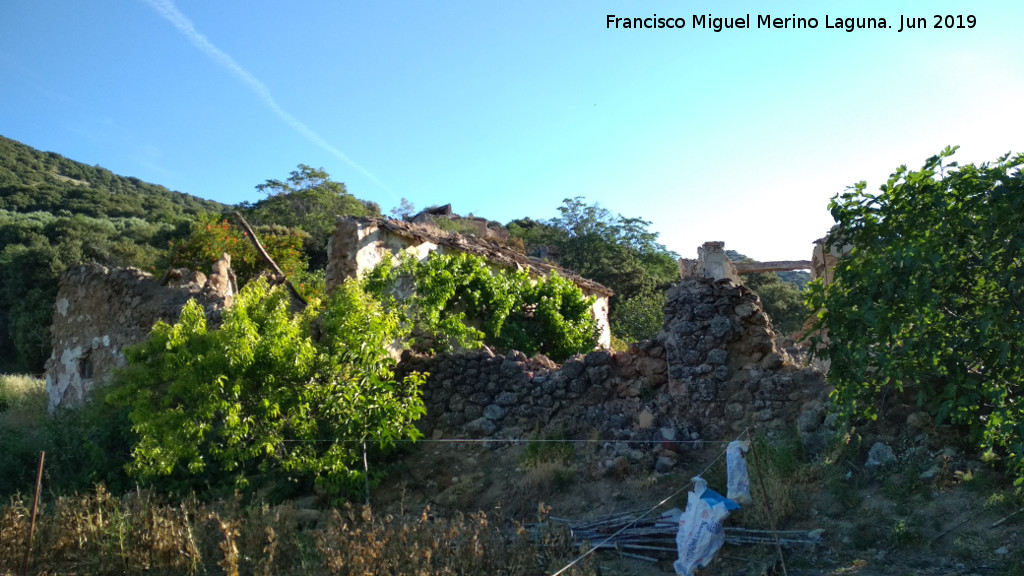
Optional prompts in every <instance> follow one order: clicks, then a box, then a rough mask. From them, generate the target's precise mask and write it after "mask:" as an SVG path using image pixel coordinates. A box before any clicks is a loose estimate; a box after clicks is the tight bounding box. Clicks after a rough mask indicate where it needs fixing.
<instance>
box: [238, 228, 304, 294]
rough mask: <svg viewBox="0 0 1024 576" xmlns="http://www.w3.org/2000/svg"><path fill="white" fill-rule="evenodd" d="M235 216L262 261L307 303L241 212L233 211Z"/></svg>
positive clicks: (292, 291)
mask: <svg viewBox="0 0 1024 576" xmlns="http://www.w3.org/2000/svg"><path fill="white" fill-rule="evenodd" d="M235 217H237V218H238V223H239V224H241V225H242V229H243V230H245V234H246V235H247V236H248V237H249V240H250V241H252V245H253V246H255V247H256V253H257V254H259V255H260V258H263V261H264V262H266V263H267V264H268V265H269V266H270V269H271V270H273V271H274V273H275V274H277V275H278V276H280V277H281V278H284V283H285V285H286V286H288V290H289V291H290V292H291V293H292V296H295V297H296V298H298V299H299V302H302V304H303V305H304V306H305V305H306V304H308V302H307V301H306V299H305V298H303V297H302V294H299V291H298V290H296V289H295V286H294V285H293V284H292V281H291V280H289V279H288V276H286V275H285V273H284V272H282V271H281V268H279V267H278V265H277V263H276V262H274V259H273V258H271V257H270V254H268V253H267V250H266V249H265V248H264V247H263V244H261V243H260V239H259V238H257V237H256V232H254V231H253V229H252V227H251V226H249V223H248V222H246V221H245V218H243V217H242V214H241V213H239V212H238V211H235Z"/></svg>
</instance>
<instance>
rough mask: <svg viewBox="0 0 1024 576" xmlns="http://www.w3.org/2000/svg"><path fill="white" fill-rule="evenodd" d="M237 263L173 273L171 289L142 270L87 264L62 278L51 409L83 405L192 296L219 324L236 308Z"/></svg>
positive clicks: (50, 369) (49, 370)
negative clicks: (127, 351)
mask: <svg viewBox="0 0 1024 576" xmlns="http://www.w3.org/2000/svg"><path fill="white" fill-rule="evenodd" d="M229 262H230V260H221V261H220V262H218V263H217V264H215V265H214V269H213V272H212V273H211V274H210V276H209V277H207V276H206V275H205V274H203V273H202V272H192V271H189V270H177V271H172V274H170V275H169V277H168V279H167V285H161V283H160V282H159V281H157V280H156V279H155V278H153V277H152V276H151V275H149V274H147V273H145V272H143V271H141V270H138V269H135V268H127V269H116V268H115V269H108V268H106V267H105V266H100V265H99V264H81V265H79V266H76V267H74V268H71V269H70V270H68V271H67V272H65V273H64V275H63V276H62V277H61V280H60V288H59V289H58V292H57V301H56V305H55V310H54V314H53V326H52V328H51V342H52V346H53V352H52V353H51V354H50V358H49V359H48V360H47V361H46V392H47V395H48V396H49V399H48V405H49V408H50V410H51V411H52V410H54V409H56V408H57V407H58V406H75V405H77V404H80V403H81V402H83V401H84V400H85V399H86V397H87V395H88V394H89V392H90V391H91V390H92V388H93V386H94V385H95V384H97V383H100V382H102V381H103V380H104V379H106V378H107V377H109V375H110V373H111V371H112V370H113V369H114V368H116V367H118V366H121V365H123V364H124V361H125V360H124V348H125V347H126V346H129V345H132V344H137V343H139V342H141V341H143V340H144V339H145V338H146V337H147V336H148V335H149V332H150V330H151V329H152V327H153V325H154V324H156V322H157V321H160V320H162V321H164V322H170V323H173V322H176V321H177V320H178V315H179V313H180V312H181V309H182V307H184V306H185V303H186V302H188V301H189V299H190V298H195V299H196V300H197V301H198V302H199V303H200V304H202V305H203V307H204V309H205V310H206V312H207V315H208V316H210V317H213V318H216V316H217V315H218V314H219V312H220V311H221V310H222V309H223V308H225V307H227V306H230V305H231V300H232V296H233V293H234V287H233V286H232V283H231V282H230V280H229V277H230V275H229Z"/></svg>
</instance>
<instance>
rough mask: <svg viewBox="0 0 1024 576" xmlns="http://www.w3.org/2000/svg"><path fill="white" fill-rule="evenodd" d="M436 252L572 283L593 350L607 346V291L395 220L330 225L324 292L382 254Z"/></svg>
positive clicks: (496, 246)
mask: <svg viewBox="0 0 1024 576" xmlns="http://www.w3.org/2000/svg"><path fill="white" fill-rule="evenodd" d="M435 251H436V252H440V253H442V254H443V253H453V252H454V253H459V252H463V253H468V254H473V255H476V256H481V257H483V258H485V259H486V260H488V261H489V262H491V263H493V265H494V266H497V267H502V268H511V269H518V270H526V271H527V272H529V273H530V275H531V276H534V277H542V276H547V275H549V274H551V272H557V273H558V274H559V275H560V276H562V277H564V278H568V279H569V280H571V281H572V282H573V283H575V284H576V285H577V286H578V287H579V288H580V290H581V291H582V292H583V295H584V296H588V297H589V296H593V297H594V307H593V314H594V318H595V319H596V320H597V325H598V328H599V329H600V335H599V338H598V346H600V347H602V348H608V347H609V346H611V337H612V333H611V327H610V325H609V323H608V302H609V299H610V298H611V297H612V295H613V293H612V291H611V289H610V288H607V287H605V286H603V285H601V284H598V283H597V282H594V281H593V280H588V279H586V278H583V277H582V276H580V275H578V274H576V273H574V272H571V271H569V270H565V269H562V268H559V267H557V266H555V265H553V264H551V263H550V262H547V261H545V260H542V259H540V258H533V257H530V256H526V255H525V254H522V253H520V252H517V251H515V250H513V249H512V248H509V247H508V246H506V245H503V244H500V243H498V242H494V241H491V240H487V239H484V238H482V237H474V236H463V235H460V234H452V233H448V232H444V231H443V230H440V229H438V228H436V227H431V226H421V225H417V224H411V223H408V222H403V221H400V220H385V219H374V218H357V217H349V216H342V217H339V218H338V220H337V223H336V224H335V229H334V236H333V237H332V238H331V240H330V243H329V245H328V258H327V289H328V290H330V289H331V288H333V287H334V286H337V285H338V284H340V283H341V282H344V280H345V279H346V278H357V277H359V275H360V274H362V273H364V272H366V271H368V270H371V269H372V268H373V267H374V266H376V265H377V264H379V263H380V262H381V260H382V259H383V258H384V255H385V254H388V253H390V254H392V255H397V254H399V253H400V252H406V253H410V254H412V255H414V256H415V257H416V258H417V259H420V260H422V259H424V258H426V257H427V256H428V255H429V254H430V253H431V252H435Z"/></svg>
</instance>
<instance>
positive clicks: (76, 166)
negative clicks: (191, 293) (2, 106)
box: [0, 137, 225, 373]
mask: <svg viewBox="0 0 1024 576" xmlns="http://www.w3.org/2000/svg"><path fill="white" fill-rule="evenodd" d="M224 208H225V207H224V206H223V205H221V204H218V203H216V202H210V201H206V200H200V199H198V198H195V197H193V196H188V195H186V194H181V193H179V192H172V191H170V190H167V189H166V188H163V187H161V186H155V185H152V184H147V183H145V182H142V181H140V180H138V179H137V178H125V177H122V176H117V175H115V174H113V173H111V172H110V171H109V170H104V169H103V168H100V167H98V166H97V167H93V166H87V165H84V164H80V163H78V162H74V161H71V160H68V159H67V158H64V157H62V156H60V155H59V154H55V153H53V152H40V151H38V150H35V149H32V148H30V147H28V146H25V145H23V144H20V143H18V142H15V141H13V140H9V139H7V138H3V137H0V370H5V371H11V370H17V371H27V372H33V373H39V372H41V371H42V369H43V362H44V361H45V360H46V358H47V357H49V355H50V323H51V317H52V314H53V301H54V299H55V298H56V294H57V280H58V279H59V278H60V275H61V273H63V272H64V270H65V269H67V267H68V266H72V265H74V264H76V263H78V262H80V261H90V260H91V261H95V262H99V263H100V264H104V265H107V266H137V267H139V268H143V269H145V270H150V271H152V269H153V266H154V265H155V264H156V263H157V260H158V259H159V257H160V254H161V253H163V251H164V250H165V249H166V247H167V243H168V241H170V240H172V239H174V238H178V237H181V236H182V235H184V233H185V232H187V227H188V222H189V221H190V220H191V219H193V218H195V217H196V216H197V215H198V214H199V213H200V212H205V211H214V212H217V211H221V210H223V209H224Z"/></svg>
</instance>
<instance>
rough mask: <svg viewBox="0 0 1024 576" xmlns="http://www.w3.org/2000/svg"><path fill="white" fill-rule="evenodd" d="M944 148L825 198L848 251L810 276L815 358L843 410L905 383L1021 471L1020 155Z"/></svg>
mask: <svg viewBox="0 0 1024 576" xmlns="http://www.w3.org/2000/svg"><path fill="white" fill-rule="evenodd" d="M954 150H955V149H951V148H947V149H946V150H944V151H943V152H942V153H941V154H939V155H937V156H935V157H932V158H930V159H929V160H928V161H927V162H925V165H924V167H923V168H922V169H921V170H920V171H916V172H915V171H908V170H907V168H906V167H905V166H901V167H900V168H899V169H898V170H896V172H895V173H893V174H892V175H891V176H890V178H889V180H888V182H886V184H885V185H884V186H882V187H881V193H879V194H877V195H871V194H868V193H866V192H865V191H864V189H865V184H864V183H863V182H861V183H859V184H857V185H855V186H854V187H853V188H852V189H851V190H850V191H848V192H846V193H843V194H841V195H837V196H836V197H835V198H833V199H832V202H831V203H830V205H829V206H830V209H831V211H832V215H833V217H834V218H835V220H836V222H837V224H836V227H835V228H834V230H833V232H832V233H831V234H830V236H829V242H830V243H832V244H834V245H839V246H847V247H850V253H849V255H848V256H847V257H845V258H844V259H842V260H841V261H840V262H839V263H838V264H837V266H836V269H835V279H834V282H833V283H831V284H829V285H827V286H825V285H822V284H821V283H820V282H817V283H812V285H811V292H810V296H809V302H810V304H811V305H812V306H813V308H814V309H815V310H816V313H817V318H818V327H819V328H827V330H828V341H827V346H824V347H823V348H822V349H821V350H820V351H819V354H821V355H823V356H824V357H826V358H827V359H829V360H830V361H831V367H830V370H829V380H830V381H831V382H832V383H834V384H835V387H836V389H835V399H836V400H837V402H838V404H839V405H841V406H842V407H844V408H845V409H847V410H848V411H850V412H854V413H858V414H861V415H866V416H872V415H873V410H874V406H875V405H876V403H877V400H878V398H879V397H880V396H881V395H882V394H888V393H891V392H893V391H903V390H905V389H906V390H907V391H909V392H912V393H913V394H914V395H915V396H916V400H917V403H918V404H919V405H921V406H923V407H924V408H925V409H927V410H928V411H929V412H930V413H931V414H932V415H933V416H934V417H935V419H936V421H937V422H944V421H951V422H953V423H955V424H958V425H962V426H964V427H965V428H966V429H967V430H968V431H969V434H970V436H971V438H972V439H973V440H975V441H977V442H978V443H979V444H980V445H981V446H982V447H984V448H986V449H989V450H992V451H994V452H995V453H998V454H1001V455H1003V456H1005V457H1006V458H1007V459H1008V460H1009V462H1010V464H1011V466H1012V468H1013V469H1015V470H1016V473H1017V475H1018V478H1019V479H1021V480H1024V434H1022V427H1024V403H1022V402H1021V401H1020V400H1021V396H1022V394H1024V174H1022V173H1021V169H1020V166H1021V165H1022V164H1024V155H1017V156H1014V157H1012V158H1011V157H1010V156H1009V155H1007V156H1004V157H1002V158H1000V159H999V160H998V161H997V162H996V163H995V164H982V165H981V166H975V165H973V164H969V165H966V166H963V167H957V164H956V163H955V162H953V163H948V164H944V159H946V158H948V157H950V156H951V155H952V154H953V152H954Z"/></svg>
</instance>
